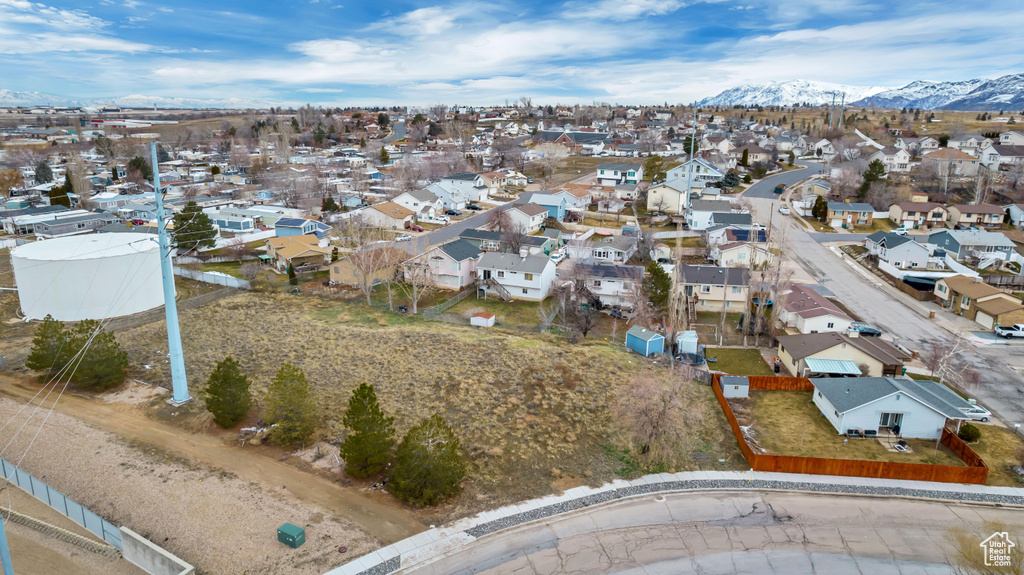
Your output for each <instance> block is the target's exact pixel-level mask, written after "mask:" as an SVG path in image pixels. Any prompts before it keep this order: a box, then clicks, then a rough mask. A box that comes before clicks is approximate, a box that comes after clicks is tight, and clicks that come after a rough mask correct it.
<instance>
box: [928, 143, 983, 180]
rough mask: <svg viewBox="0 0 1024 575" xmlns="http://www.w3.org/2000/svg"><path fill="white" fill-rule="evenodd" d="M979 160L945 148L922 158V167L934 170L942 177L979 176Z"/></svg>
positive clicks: (964, 153)
mask: <svg viewBox="0 0 1024 575" xmlns="http://www.w3.org/2000/svg"><path fill="white" fill-rule="evenodd" d="M978 161H979V160H978V158H975V157H974V156H972V155H970V154H968V153H966V152H961V151H960V150H954V149H953V148H944V149H942V150H935V151H934V152H930V153H928V154H925V155H924V156H923V157H922V158H921V167H922V168H926V169H931V170H934V171H935V173H937V174H940V175H942V176H965V177H973V176H977V175H978Z"/></svg>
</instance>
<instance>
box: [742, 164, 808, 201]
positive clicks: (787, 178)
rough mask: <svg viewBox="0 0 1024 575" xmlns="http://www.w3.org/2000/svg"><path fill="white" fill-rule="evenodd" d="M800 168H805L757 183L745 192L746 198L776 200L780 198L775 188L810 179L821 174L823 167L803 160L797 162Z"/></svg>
mask: <svg viewBox="0 0 1024 575" xmlns="http://www.w3.org/2000/svg"><path fill="white" fill-rule="evenodd" d="M796 164H797V165H798V166H803V167H804V169H802V170H792V171H789V172H782V173H781V174H775V175H774V176H768V177H767V178H765V179H763V180H761V181H760V182H757V183H756V184H754V185H752V186H750V187H749V188H747V189H746V190H744V191H743V197H744V198H767V199H775V198H778V197H779V196H778V195H776V194H775V186H777V185H779V184H786V185H787V186H792V185H793V184H795V183H797V182H799V181H800V180H803V179H805V178H809V177H811V176H813V175H814V174H817V173H819V171H820V170H821V169H822V168H823V166H822V165H821V164H819V163H817V162H805V161H803V160H797V161H796Z"/></svg>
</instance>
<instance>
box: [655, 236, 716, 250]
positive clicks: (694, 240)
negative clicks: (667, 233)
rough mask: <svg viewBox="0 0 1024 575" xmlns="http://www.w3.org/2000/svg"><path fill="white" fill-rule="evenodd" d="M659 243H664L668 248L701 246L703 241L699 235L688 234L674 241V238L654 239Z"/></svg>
mask: <svg viewBox="0 0 1024 575" xmlns="http://www.w3.org/2000/svg"><path fill="white" fill-rule="evenodd" d="M656 243H659V244H665V245H666V246H668V247H670V248H701V247H704V242H703V240H701V238H700V236H689V237H685V238H682V241H676V238H661V239H659V240H657V241H656Z"/></svg>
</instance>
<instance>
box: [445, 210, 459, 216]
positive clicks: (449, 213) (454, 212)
mask: <svg viewBox="0 0 1024 575" xmlns="http://www.w3.org/2000/svg"><path fill="white" fill-rule="evenodd" d="M444 214H445V215H446V216H461V215H462V212H460V211H459V210H445V211H444Z"/></svg>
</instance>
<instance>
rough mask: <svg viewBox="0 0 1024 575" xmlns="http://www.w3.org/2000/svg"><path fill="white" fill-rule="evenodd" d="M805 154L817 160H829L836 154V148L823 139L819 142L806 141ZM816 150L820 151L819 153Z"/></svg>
mask: <svg viewBox="0 0 1024 575" xmlns="http://www.w3.org/2000/svg"><path fill="white" fill-rule="evenodd" d="M808 142H809V145H808V146H807V153H808V154H811V155H814V156H818V157H819V158H831V157H832V156H834V155H835V154H836V147H835V146H833V145H832V142H830V141H828V140H827V139H825V138H822V139H820V140H816V141H815V140H808ZM818 150H821V152H820V153H819V152H818Z"/></svg>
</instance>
